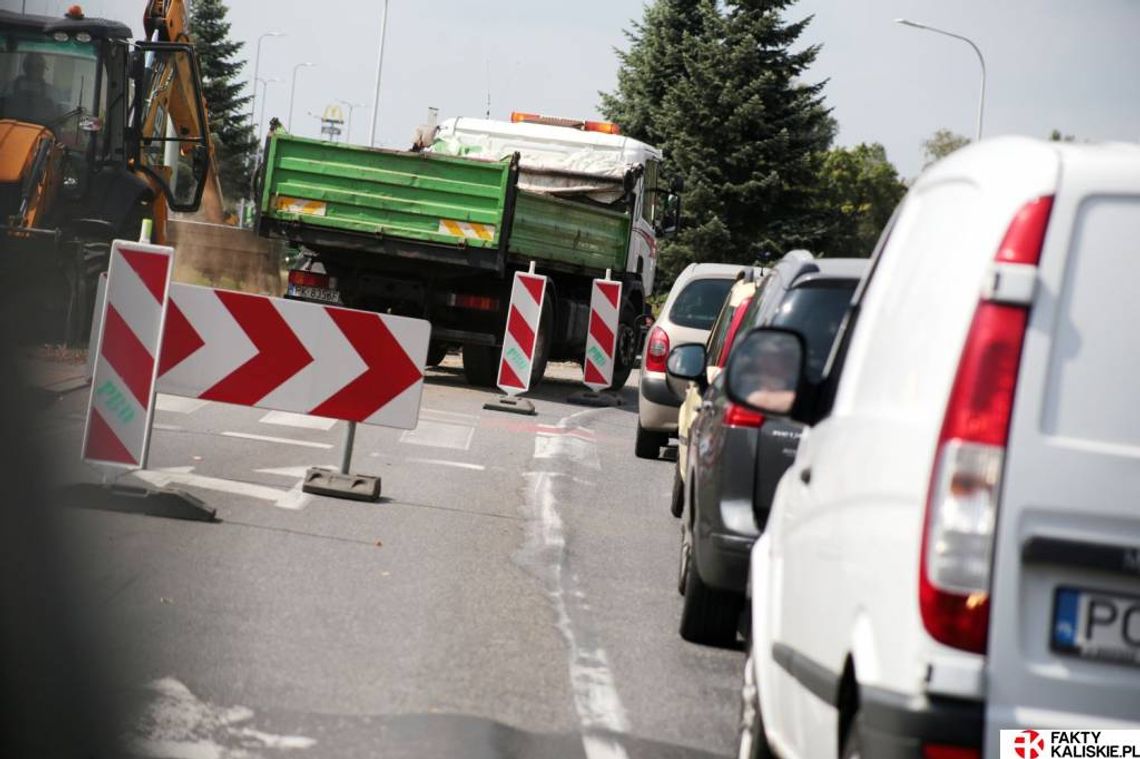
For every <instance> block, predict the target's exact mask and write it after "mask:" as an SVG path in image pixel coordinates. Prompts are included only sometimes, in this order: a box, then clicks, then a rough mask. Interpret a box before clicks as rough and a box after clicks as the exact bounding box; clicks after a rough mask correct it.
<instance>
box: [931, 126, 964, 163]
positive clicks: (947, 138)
mask: <svg viewBox="0 0 1140 759" xmlns="http://www.w3.org/2000/svg"><path fill="white" fill-rule="evenodd" d="M969 144H970V138H969V137H964V136H963V135H960V134H957V133H956V132H952V131H950V130H949V129H939V130H938V131H937V132H935V133H934V134H932V135H930V138H929V139H927V140H924V141H923V143H922V153H923V155H925V156H926V163H925V164H923V168H926V167H927V166H929V165H930V164H932V163H935V162H937V161H941V160H942V159H943V158H945V157H946V156H948V155H950V154H951V153H953V152H954V151H955V150H958V149H959V148H964V147H966V146H967V145H969Z"/></svg>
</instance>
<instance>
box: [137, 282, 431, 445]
mask: <svg viewBox="0 0 1140 759" xmlns="http://www.w3.org/2000/svg"><path fill="white" fill-rule="evenodd" d="M430 336H431V325H430V324H429V323H428V322H426V321H424V320H423V319H409V318H407V317H403V316H388V315H385V314H377V313H372V312H370V311H357V310H353V309H348V308H338V307H335V306H323V305H318V304H314V303H304V302H301V301H293V300H285V299H283V298H270V297H267V296H264V295H251V294H249V293H240V292H233V291H230V290H214V289H211V288H208V287H196V286H194V285H184V284H178V283H175V284H173V285H171V287H170V305H169V306H168V308H167V315H166V329H165V333H164V336H163V342H162V357H161V360H160V362H159V372H158V391H159V392H161V393H169V394H171V395H181V396H184V397H189V398H200V399H202V400H210V401H220V402H222V403H234V404H238V405H241V406H256V407H258V408H267V409H274V410H277V411H292V412H296V413H300V414H311V415H313V416H324V417H329V418H333V419H344V420H347V421H352V422H363V423H366V424H377V425H381V426H385V427H397V428H401V429H413V428H414V427H415V426H416V423H417V420H418V418H419V411H420V396H421V394H422V392H423V382H424V364H425V363H426V362H427V348H428V340H429V338H430Z"/></svg>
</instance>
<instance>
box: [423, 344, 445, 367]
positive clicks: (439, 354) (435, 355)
mask: <svg viewBox="0 0 1140 759" xmlns="http://www.w3.org/2000/svg"><path fill="white" fill-rule="evenodd" d="M445 358H447V346H446V345H444V344H443V343H431V344H430V345H429V346H428V352H427V365H428V366H429V367H432V366H439V365H440V364H442V363H443V360H444V359H445Z"/></svg>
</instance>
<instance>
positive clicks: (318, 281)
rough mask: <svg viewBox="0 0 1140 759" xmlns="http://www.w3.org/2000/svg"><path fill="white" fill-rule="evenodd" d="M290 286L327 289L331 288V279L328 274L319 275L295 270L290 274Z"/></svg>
mask: <svg viewBox="0 0 1140 759" xmlns="http://www.w3.org/2000/svg"><path fill="white" fill-rule="evenodd" d="M289 284H291V285H296V286H297V287H324V288H327V287H329V286H330V278H329V275H328V274H318V273H316V272H312V271H301V270H300V269H294V270H293V271H291V272H289Z"/></svg>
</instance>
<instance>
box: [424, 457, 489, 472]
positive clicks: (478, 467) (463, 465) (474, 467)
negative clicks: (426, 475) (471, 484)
mask: <svg viewBox="0 0 1140 759" xmlns="http://www.w3.org/2000/svg"><path fill="white" fill-rule="evenodd" d="M404 460H405V461H408V462H410V463H413V464H431V465H432V466H452V467H455V468H456V469H470V470H471V471H472V472H482V471H484V470H486V469H487V467H485V466H483V465H482V464H468V463H467V462H465V461H447V460H445V459H404Z"/></svg>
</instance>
